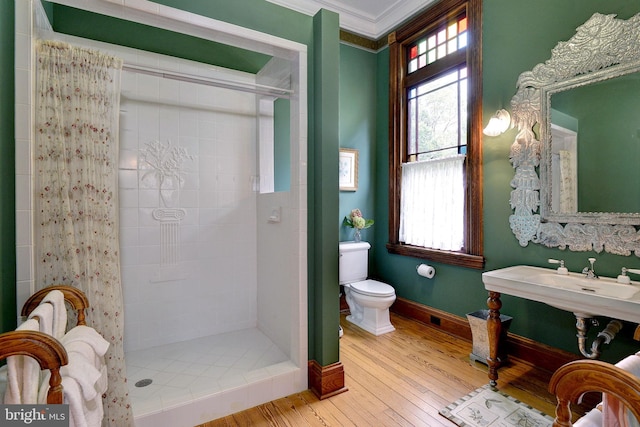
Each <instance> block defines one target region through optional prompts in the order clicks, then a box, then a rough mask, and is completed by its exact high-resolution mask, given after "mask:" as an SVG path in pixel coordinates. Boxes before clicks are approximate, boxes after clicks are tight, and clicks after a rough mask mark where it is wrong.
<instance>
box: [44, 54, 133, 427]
mask: <svg viewBox="0 0 640 427" xmlns="http://www.w3.org/2000/svg"><path fill="white" fill-rule="evenodd" d="M36 62H37V63H36V114H35V146H34V158H35V163H34V168H35V171H34V176H35V182H34V194H35V199H36V200H35V209H34V212H35V213H34V215H35V236H34V241H35V257H36V261H35V266H36V272H35V277H36V288H38V289H41V288H44V287H47V286H50V285H53V284H58V283H64V284H69V285H72V286H75V287H77V288H80V289H81V290H82V291H84V292H85V293H86V295H87V297H88V299H89V303H90V304H91V307H90V313H88V322H90V323H89V324H90V326H92V327H94V328H95V329H96V330H97V331H98V332H99V333H101V334H102V336H103V337H104V338H105V339H106V340H107V341H109V343H110V344H111V345H110V346H109V350H108V352H107V354H106V355H105V359H106V363H107V369H108V379H109V388H108V390H107V392H106V393H105V395H104V396H103V404H104V412H105V415H104V419H103V425H108V426H117V427H126V426H132V425H133V424H134V421H133V414H132V411H131V405H130V401H129V394H128V388H127V384H126V369H125V361H124V347H123V327H124V318H123V302H122V286H121V281H120V260H119V236H118V233H119V231H118V230H119V226H118V205H117V200H118V194H117V189H118V182H117V173H118V115H119V105H120V72H121V70H122V61H121V60H120V59H118V58H114V57H110V56H107V55H104V54H102V53H99V52H96V51H91V50H88V49H84V48H79V47H73V46H70V45H68V44H64V43H60V42H51V41H41V42H39V43H38V47H37V54H36Z"/></svg>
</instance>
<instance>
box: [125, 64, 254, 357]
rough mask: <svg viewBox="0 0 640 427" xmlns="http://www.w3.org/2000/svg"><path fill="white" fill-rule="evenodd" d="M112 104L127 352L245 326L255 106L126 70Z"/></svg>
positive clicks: (245, 97) (250, 284)
mask: <svg viewBox="0 0 640 427" xmlns="http://www.w3.org/2000/svg"><path fill="white" fill-rule="evenodd" d="M238 78H242V76H239V77H238ZM122 94H123V96H122V101H121V115H120V120H121V123H120V128H121V133H120V136H121V140H120V145H121V146H120V230H121V252H122V253H121V260H122V286H123V289H124V300H125V322H126V325H127V328H126V332H125V348H126V350H127V351H132V350H138V349H142V348H148V347H152V346H156V345H161V344H166V343H171V342H176V341H183V340H188V339H191V338H196V337H201V336H206V335H212V334H217V333H222V332H227V331H233V330H238V329H243V328H247V327H255V326H256V322H257V319H256V318H257V314H256V313H257V307H256V300H257V296H256V295H257V278H256V276H257V253H256V247H257V238H256V236H257V227H256V197H257V193H256V192H255V191H254V183H255V176H256V174H257V172H256V161H257V160H256V155H257V153H256V117H255V105H256V100H255V95H253V94H248V93H244V92H239V91H232V90H228V89H221V88H215V87H211V86H206V85H202V84H196V83H187V82H179V81H176V80H169V79H165V78H160V77H154V76H149V75H145V74H140V73H134V72H127V71H125V72H123V76H122Z"/></svg>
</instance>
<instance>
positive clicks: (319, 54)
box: [307, 10, 340, 365]
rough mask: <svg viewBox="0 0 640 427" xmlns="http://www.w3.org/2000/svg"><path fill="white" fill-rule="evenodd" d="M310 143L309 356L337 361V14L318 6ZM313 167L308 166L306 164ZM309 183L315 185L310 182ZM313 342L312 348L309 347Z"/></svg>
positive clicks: (315, 28) (324, 361) (314, 45)
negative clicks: (312, 121)
mask: <svg viewBox="0 0 640 427" xmlns="http://www.w3.org/2000/svg"><path fill="white" fill-rule="evenodd" d="M313 22H314V24H313V29H314V31H313V63H314V66H313V73H314V76H315V78H314V83H313V86H314V87H313V96H311V97H310V100H311V103H312V104H313V108H314V112H315V114H314V126H313V130H312V132H311V135H313V137H312V139H313V141H314V142H313V144H311V145H310V146H309V166H310V170H309V179H310V182H309V187H310V188H311V187H313V189H314V191H313V193H310V194H309V195H308V197H309V200H310V201H312V203H310V207H309V210H310V216H309V224H308V226H307V227H308V230H309V232H308V236H309V239H310V241H311V242H310V243H311V249H312V252H313V255H311V254H309V261H310V263H309V264H313V266H311V265H309V268H313V283H312V286H310V287H309V310H310V311H311V310H312V309H313V312H312V313H310V317H309V319H310V322H309V323H310V325H309V326H310V335H311V336H313V337H315V339H314V340H313V341H310V343H309V352H310V354H315V360H317V361H319V362H321V363H322V364H323V365H326V364H327V363H326V362H328V361H333V362H337V361H339V360H340V349H339V346H336V344H338V343H337V339H338V330H339V323H340V314H339V313H340V299H339V286H338V250H337V249H338V229H337V228H336V226H335V220H334V218H335V217H336V215H337V214H338V192H337V189H338V126H339V123H338V117H339V111H340V110H339V106H338V88H339V86H338V70H339V66H340V54H339V32H338V31H335V30H336V29H337V28H338V24H339V23H338V15H337V14H335V13H330V12H327V11H324V10H321V11H320V12H318V14H317V15H316V16H315V17H314V19H313ZM312 164H313V168H312V170H311V165H312ZM312 183H315V184H316V185H312ZM312 345H313V348H312V347H311V346H312Z"/></svg>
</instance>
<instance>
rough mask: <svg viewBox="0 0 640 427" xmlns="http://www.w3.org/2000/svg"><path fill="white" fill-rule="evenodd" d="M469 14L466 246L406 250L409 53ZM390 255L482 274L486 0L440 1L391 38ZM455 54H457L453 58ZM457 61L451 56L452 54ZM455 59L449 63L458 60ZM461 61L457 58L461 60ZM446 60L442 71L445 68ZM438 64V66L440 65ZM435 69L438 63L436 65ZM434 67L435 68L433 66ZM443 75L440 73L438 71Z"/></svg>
mask: <svg viewBox="0 0 640 427" xmlns="http://www.w3.org/2000/svg"><path fill="white" fill-rule="evenodd" d="M463 12H465V13H466V16H467V22H468V29H467V31H468V32H469V33H468V34H469V35H468V42H467V47H466V63H467V72H468V90H469V94H468V100H467V102H468V104H467V108H468V114H467V120H468V122H467V159H466V162H465V183H466V191H465V224H464V236H465V238H464V242H465V247H464V248H463V249H462V251H460V252H455V251H445V250H438V249H432V248H425V247H420V246H413V245H406V244H404V243H401V242H400V241H399V237H398V236H399V227H400V188H401V175H402V166H401V165H402V162H404V161H406V158H407V95H406V94H407V91H406V90H405V88H406V87H408V86H410V85H414V84H415V82H416V78H417V77H418V73H421V74H424V73H431V74H433V71H426V70H425V71H422V72H421V70H420V69H419V70H418V71H415V72H413V73H412V74H411V75H407V72H406V70H407V58H408V55H407V49H408V48H409V46H410V45H412V44H413V43H415V42H416V41H417V40H418V39H420V38H422V37H424V36H425V35H426V34H428V33H429V32H431V31H433V29H434V28H437V27H438V26H440V25H442V23H443V22H446V21H447V20H449V19H451V18H454V17H456V16H458V15H460V14H461V13H463ZM388 40H389V242H388V243H387V245H386V246H387V251H388V252H389V253H393V254H398V255H405V256H411V257H415V258H423V259H428V260H431V261H435V262H441V263H444V264H450V265H456V266H462V267H468V268H475V269H482V268H483V267H484V256H483V223H482V210H483V206H482V200H483V198H482V0H442V1H440V2H439V3H437V4H436V5H434V6H433V7H431V8H429V9H427V10H426V11H424V12H423V13H422V14H420V15H419V16H418V17H416V18H415V19H414V20H412V21H411V22H409V23H407V24H406V25H404V26H403V27H401V28H400V29H398V30H396V31H394V32H392V33H391V34H389V39H388ZM454 55H455V54H454ZM452 56H453V55H452ZM455 59H456V58H452V59H451V60H455ZM457 59H458V60H459V58H457ZM445 60H447V58H446V57H445V58H443V60H442V64H438V67H439V68H441V67H442V68H444V69H446V68H447V66H448V64H447V62H448V61H450V60H447V61H445ZM438 62H439V61H438ZM434 64H435V63H434ZM432 68H434V67H432ZM439 71H441V70H439Z"/></svg>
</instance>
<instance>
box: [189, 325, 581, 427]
mask: <svg viewBox="0 0 640 427" xmlns="http://www.w3.org/2000/svg"><path fill="white" fill-rule="evenodd" d="M391 322H392V323H393V325H394V326H395V327H396V331H394V332H391V333H388V334H385V335H382V336H379V337H375V336H373V335H371V334H368V333H366V332H364V331H363V330H361V329H360V328H358V327H356V326H353V325H352V324H351V323H349V322H348V321H346V320H345V318H344V314H343V315H342V318H341V324H342V327H343V328H344V336H343V337H342V338H341V340H340V359H341V361H342V363H343V365H344V370H345V375H346V377H345V383H346V386H347V387H348V388H349V391H347V392H345V393H341V394H339V395H336V396H333V397H331V398H328V399H324V400H319V399H318V398H317V397H316V396H315V395H314V394H313V393H312V392H310V391H308V390H307V391H304V392H301V393H297V394H294V395H291V396H287V397H284V398H282V399H278V400H275V401H272V402H269V403H265V404H263V405H260V406H257V407H255V408H252V409H248V410H246V411H243V412H239V413H236V414H233V415H229V416H227V417H223V418H220V419H218V420H213V421H210V422H207V423H205V424H202V425H200V426H198V427H221V426H427V427H452V426H454V424H453V423H451V422H450V421H448V420H447V419H446V418H444V417H442V416H441V415H439V414H438V410H439V409H441V408H443V407H445V406H447V405H448V404H449V403H451V402H453V401H455V400H457V399H458V398H460V397H462V396H464V395H466V394H468V393H469V392H471V391H473V390H475V389H476V388H478V387H481V386H483V385H485V384H487V383H488V378H487V367H486V366H485V365H484V364H481V363H478V362H473V361H471V360H470V359H469V353H470V352H471V347H472V346H471V342H469V341H465V340H461V339H459V338H456V337H453V336H451V335H449V334H447V333H445V332H442V331H440V330H438V329H436V328H434V327H432V326H428V325H424V324H422V323H419V322H415V321H412V320H409V319H406V318H403V317H400V316H398V315H394V314H391ZM499 374H500V379H499V380H498V389H499V390H501V391H503V392H505V393H507V394H509V395H511V396H513V397H515V398H516V399H519V400H520V401H522V402H524V403H526V404H528V405H530V406H532V407H534V408H537V409H539V410H540V411H542V412H544V413H546V414H549V415H553V414H554V411H555V397H554V396H552V395H550V394H549V393H548V392H547V384H548V381H549V378H550V376H551V373H550V372H547V371H544V370H541V369H539V368H536V367H534V366H532V365H530V364H528V363H525V362H522V361H520V360H516V359H514V358H511V359H509V361H508V362H507V364H506V366H503V367H502V368H500V371H499ZM590 400H593V399H590ZM586 409H587V408H586V407H583V408H576V411H577V412H578V413H577V414H576V416H577V415H580V414H581V413H584V411H585V410H586ZM574 419H575V418H574Z"/></svg>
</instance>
